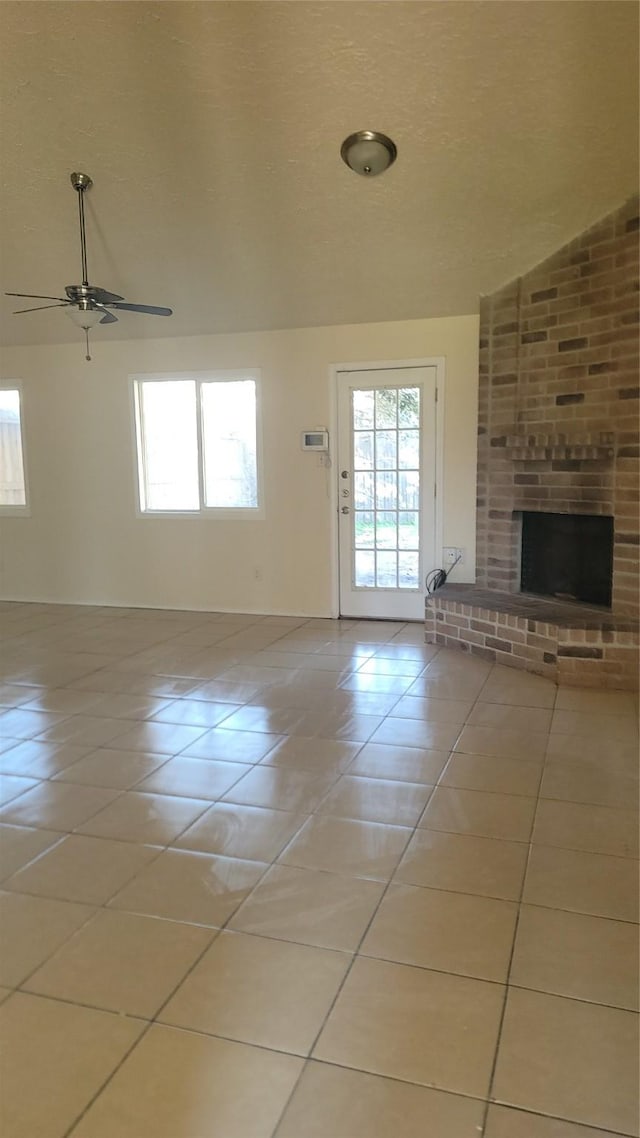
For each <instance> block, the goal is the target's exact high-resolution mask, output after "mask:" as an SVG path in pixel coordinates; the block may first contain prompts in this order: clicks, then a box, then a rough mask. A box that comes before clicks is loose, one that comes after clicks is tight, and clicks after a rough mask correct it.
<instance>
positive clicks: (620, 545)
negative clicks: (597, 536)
mask: <svg viewBox="0 0 640 1138" xmlns="http://www.w3.org/2000/svg"><path fill="white" fill-rule="evenodd" d="M638 318H639V312H638V200H637V199H634V200H632V201H630V202H627V203H626V204H625V205H624V206H623V207H622V208H621V209H619V210H617V211H616V212H615V213H614V214H612V215H611V216H609V217H607V218H605V219H604V220H603V221H602V222H600V223H599V224H598V225H596V226H594V227H593V228H592V229H590V230H589V231H588V232H587V233H585V234H583V235H582V236H580V237H577V238H576V239H575V240H574V241H572V242H571V243H570V244H569V245H567V246H565V247H564V248H563V249H561V250H559V252H557V253H556V254H554V255H553V256H552V257H550V258H549V259H548V260H546V261H545V262H544V263H543V264H542V265H539V266H538V267H537V268H535V269H534V270H532V271H531V272H530V273H528V274H527V275H526V276H524V277H521V278H519V279H518V280H516V281H512V282H511V283H510V284H508V285H506V286H505V287H504V288H502V289H501V290H500V291H499V292H497V293H495V294H494V295H493V296H490V297H485V298H483V300H482V302H481V307H480V390H479V418H478V502H477V541H478V544H477V562H476V587H474V586H453V585H447V586H445V588H444V589H442V590H438V592H437V593H436V594H435V595H434V597H433V598H432V599H431V600H429V601H428V602H427V610H426V611H427V639H430V640H435V641H436V642H437V643H446V644H449V645H451V644H456V645H458V646H459V647H461V648H463V649H466V650H467V651H470V652H473V653H480V654H482V655H484V656H486V657H487V658H490V659H493V660H498V661H500V662H502V663H509V664H511V665H512V666H516V667H522V668H527V669H529V670H531V671H536V672H541V673H544V674H547V675H551V676H552V678H554V679H562V680H564V681H565V682H570V683H574V684H580V685H592V686H600V685H602V686H611V687H632V686H636V685H637V676H638V670H637V644H638V615H639V595H638V585H639V557H638V553H639V542H640V537H639V530H640V526H639V523H638V465H639V464H638V457H639V454H640V448H639V445H638V444H639V435H638V395H639V388H638ZM525 510H527V511H547V512H553V513H570V514H602V515H607V516H610V517H613V519H614V559H613V582H612V604H611V610H610V611H609V610H604V609H593V608H589V607H586V606H580V605H576V604H571V603H569V604H565V605H558V604H557V603H554V602H552V601H551V602H547V601H544V600H543V601H541V600H539V599H538V598H532V597H524V596H522V595H521V594H520V593H519V588H520V545H521V516H522V512H523V511H525ZM461 589H462V590H463V592H462V593H460V592H459V590H461ZM540 605H542V606H545V605H546V606H548V607H546V608H544V609H541V608H540V607H539V606H540ZM514 606H515V607H514ZM532 606H533V608H532ZM552 610H553V614H552ZM479 625H482V626H483V627H478V626H479Z"/></svg>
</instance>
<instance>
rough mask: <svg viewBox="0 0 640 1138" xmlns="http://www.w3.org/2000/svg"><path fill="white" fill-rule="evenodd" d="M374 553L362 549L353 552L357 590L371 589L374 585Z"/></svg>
mask: <svg viewBox="0 0 640 1138" xmlns="http://www.w3.org/2000/svg"><path fill="white" fill-rule="evenodd" d="M375 556H376V555H375V553H367V552H366V551H365V550H363V549H356V552H355V584H356V586H357V588H359V589H367V588H368V589H372V588H373V587H374V585H375V583H376V562H375Z"/></svg>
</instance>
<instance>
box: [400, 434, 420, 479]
mask: <svg viewBox="0 0 640 1138" xmlns="http://www.w3.org/2000/svg"><path fill="white" fill-rule="evenodd" d="M398 457H399V462H398V466H399V467H400V468H401V469H402V470H418V468H419V466H420V432H419V431H400V439H399V442H398Z"/></svg>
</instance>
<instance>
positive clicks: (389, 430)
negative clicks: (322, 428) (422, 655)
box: [337, 365, 437, 620]
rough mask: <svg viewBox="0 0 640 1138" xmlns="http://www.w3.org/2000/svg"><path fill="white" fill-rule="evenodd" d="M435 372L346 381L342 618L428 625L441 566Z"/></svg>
mask: <svg viewBox="0 0 640 1138" xmlns="http://www.w3.org/2000/svg"><path fill="white" fill-rule="evenodd" d="M436 376H437V369H436V366H435V365H429V366H424V367H417V366H416V367H411V366H407V367H394V368H381V369H380V370H375V371H347V370H340V371H338V373H337V380H338V472H337V473H338V518H339V560H340V615H341V616H354V617H367V618H371V619H376V618H377V619H385V618H388V619H391V620H422V619H423V618H424V594H425V590H424V578H425V574H426V572H428V571H429V570H430V569H432V568H433V566H434V565H435V475H436V455H435V443H436V416H435V410H436Z"/></svg>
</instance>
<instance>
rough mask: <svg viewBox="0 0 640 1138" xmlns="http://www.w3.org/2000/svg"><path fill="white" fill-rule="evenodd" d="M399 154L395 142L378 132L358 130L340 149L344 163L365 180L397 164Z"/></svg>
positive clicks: (346, 139)
mask: <svg viewBox="0 0 640 1138" xmlns="http://www.w3.org/2000/svg"><path fill="white" fill-rule="evenodd" d="M397 154H398V150H397V148H396V144H395V142H393V141H392V140H391V139H390V138H387V136H386V134H380V132H379V131H377V130H357V131H356V132H355V134H350V135H349V137H348V138H345V140H344V142H343V143H342V146H341V147H340V157H341V158H342V161H343V162H346V164H347V166H348V167H349V169H350V170H353V171H354V173H356V174H362V175H363V177H365V178H373V177H375V175H376V174H382V173H383V172H384V171H385V170H387V169H388V168H389V166H391V165H392V164H393V163H394V162H395V160H396V156H397Z"/></svg>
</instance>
